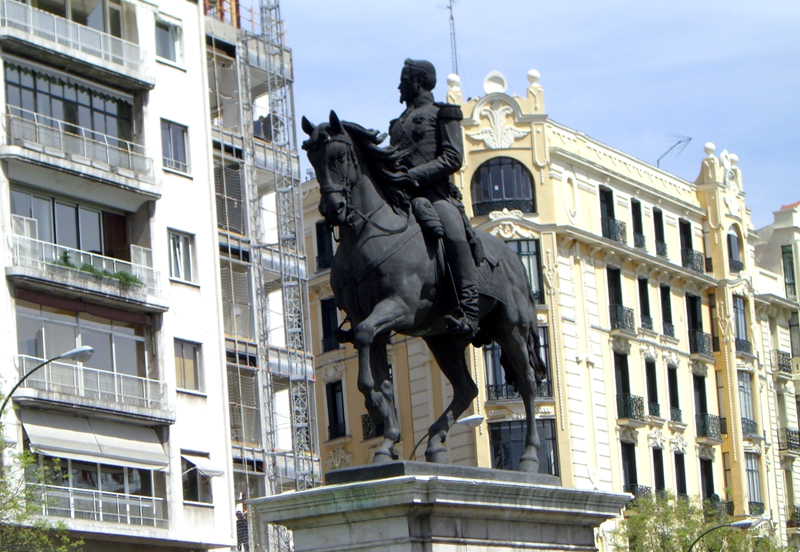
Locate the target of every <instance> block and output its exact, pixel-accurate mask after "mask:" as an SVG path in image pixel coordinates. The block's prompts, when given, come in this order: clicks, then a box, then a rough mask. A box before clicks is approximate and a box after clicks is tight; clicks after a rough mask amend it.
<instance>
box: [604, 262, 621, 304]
mask: <svg viewBox="0 0 800 552" xmlns="http://www.w3.org/2000/svg"><path fill="white" fill-rule="evenodd" d="M606 277H607V280H608V302H609V304H610V305H622V274H621V272H620V270H619V269H618V268H613V267H610V266H609V267H607V268H606Z"/></svg>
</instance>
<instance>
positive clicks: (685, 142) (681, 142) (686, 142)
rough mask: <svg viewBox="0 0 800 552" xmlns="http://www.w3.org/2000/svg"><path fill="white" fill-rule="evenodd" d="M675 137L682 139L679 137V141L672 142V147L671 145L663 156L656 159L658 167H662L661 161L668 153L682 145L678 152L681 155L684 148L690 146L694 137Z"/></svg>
mask: <svg viewBox="0 0 800 552" xmlns="http://www.w3.org/2000/svg"><path fill="white" fill-rule="evenodd" d="M673 138H680V139H679V140H678V141H677V142H675V143H674V144H672V147H671V148H669V149H668V150H667V151H665V152H664V155H662V156H661V157H659V158H658V159H656V167H659V168H660V167H661V165H660V163H661V160H662V159H664V158H665V157H666V156H667V154H668V153H669V152H671V151H672V150H674V149H675V148H677V147H678V146H681V147H680V149H679V150H678V152H677V153H678V155H680V153H681V152H682V151H683V150H685V149H686V146H688V145H689V142H691V141H692V139H691V138H690V137H689V136H673Z"/></svg>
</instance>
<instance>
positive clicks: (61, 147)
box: [0, 0, 154, 184]
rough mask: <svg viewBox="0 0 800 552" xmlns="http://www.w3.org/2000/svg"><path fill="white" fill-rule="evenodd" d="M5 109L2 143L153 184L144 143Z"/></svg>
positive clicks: (149, 162) (150, 160)
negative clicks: (62, 156)
mask: <svg viewBox="0 0 800 552" xmlns="http://www.w3.org/2000/svg"><path fill="white" fill-rule="evenodd" d="M0 1H2V0H0ZM9 109H10V110H11V111H12V112H11V113H6V114H4V115H2V117H3V128H4V130H5V134H6V144H8V145H10V146H24V145H25V144H26V143H33V144H38V145H39V146H42V147H44V148H47V149H50V150H54V151H58V152H61V153H63V154H65V155H66V156H67V157H68V158H69V159H72V160H75V161H76V162H81V163H82V164H86V162H85V161H83V160H82V159H81V158H83V159H89V160H91V161H94V162H97V163H102V164H105V165H107V166H108V167H109V168H111V169H114V170H116V171H117V172H119V171H128V172H130V173H131V176H132V177H135V178H137V179H139V180H143V181H146V182H148V183H149V184H154V178H153V160H152V159H150V158H149V157H147V156H145V155H144V147H142V146H139V145H137V144H134V143H133V142H127V141H125V140H122V139H120V138H116V137H114V136H109V135H107V134H102V133H100V132H95V131H94V130H91V129H88V128H83V127H78V126H75V125H72V124H70V123H67V122H66V121H61V120H59V119H54V118H52V117H47V116H46V115H41V114H39V113H35V112H33V111H28V110H26V109H20V108H18V107H9ZM45 151H46V150H45ZM125 176H127V175H125Z"/></svg>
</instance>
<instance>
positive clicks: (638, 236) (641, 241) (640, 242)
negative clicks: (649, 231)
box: [633, 232, 646, 249]
mask: <svg viewBox="0 0 800 552" xmlns="http://www.w3.org/2000/svg"><path fill="white" fill-rule="evenodd" d="M645 243H646V241H645V238H644V234H642V233H640V232H634V233H633V246H634V247H637V248H639V249H644V248H645Z"/></svg>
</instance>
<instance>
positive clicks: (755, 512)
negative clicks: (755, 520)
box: [747, 500, 764, 516]
mask: <svg viewBox="0 0 800 552" xmlns="http://www.w3.org/2000/svg"><path fill="white" fill-rule="evenodd" d="M747 505H748V507H749V509H750V515H751V516H760V515H761V514H763V513H764V503H763V502H755V501H752V500H751V501H750V502H748V503H747Z"/></svg>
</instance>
